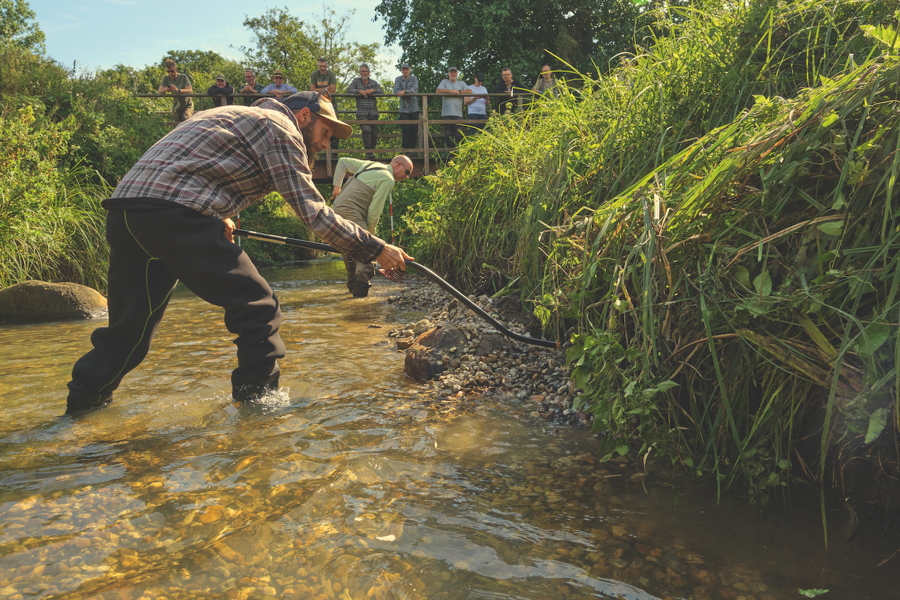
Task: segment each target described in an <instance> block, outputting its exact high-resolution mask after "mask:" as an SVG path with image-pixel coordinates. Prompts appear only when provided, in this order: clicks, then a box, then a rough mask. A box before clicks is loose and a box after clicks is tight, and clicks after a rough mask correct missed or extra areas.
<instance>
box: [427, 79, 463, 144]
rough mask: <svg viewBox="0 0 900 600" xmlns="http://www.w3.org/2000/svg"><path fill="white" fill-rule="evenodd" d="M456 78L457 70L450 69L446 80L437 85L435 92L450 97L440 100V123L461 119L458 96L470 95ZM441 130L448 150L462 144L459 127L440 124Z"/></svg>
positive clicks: (460, 102) (460, 103) (461, 104)
mask: <svg viewBox="0 0 900 600" xmlns="http://www.w3.org/2000/svg"><path fill="white" fill-rule="evenodd" d="M458 77H459V69H457V68H456V67H450V70H449V71H448V72H447V79H444V80H443V81H441V83H440V84H438V87H437V90H435V91H436V92H437V93H438V94H444V95H448V96H452V97H451V98H444V99H442V100H441V120H442V121H448V120H454V121H455V120H460V119H462V116H463V113H462V110H463V99H462V98H460V97H459V96H461V95H463V94H471V92H470V91H469V86H467V85H466V82H464V81H460V80H459V79H457V78H458ZM441 129H443V130H444V143H445V144H446V145H447V147H448V148H452V147H454V146H458V145H459V143H460V142H462V140H463V134H462V131H460V130H459V125H457V124H456V123H443V124H441Z"/></svg>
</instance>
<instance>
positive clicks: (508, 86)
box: [491, 67, 522, 115]
mask: <svg viewBox="0 0 900 600" xmlns="http://www.w3.org/2000/svg"><path fill="white" fill-rule="evenodd" d="M500 75H501V77H502V79H501V80H500V83H498V84H497V85H496V87H494V89H492V90H491V93H492V94H506V95H508V96H509V98H508V99H501V100H499V101H498V105H497V110H498V111H500V114H501V115H505V114H506V113H511V112H513V109H515V107H516V101H515V100H514V99H513V96H514V95H515V88H521V87H522V84H521V83H519V81H518V80H516V79H513V74H512V70H511V69H510V68H509V67H505V68H504V69H503V70H502V71H500Z"/></svg>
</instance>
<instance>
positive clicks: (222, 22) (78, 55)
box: [29, 0, 400, 72]
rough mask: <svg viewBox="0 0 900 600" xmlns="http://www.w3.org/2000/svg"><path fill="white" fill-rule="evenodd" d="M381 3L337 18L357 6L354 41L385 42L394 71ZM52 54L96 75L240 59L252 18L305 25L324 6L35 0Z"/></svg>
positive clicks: (372, 1)
mask: <svg viewBox="0 0 900 600" xmlns="http://www.w3.org/2000/svg"><path fill="white" fill-rule="evenodd" d="M377 5H378V0H355V1H351V0H334V1H332V2H329V6H330V7H331V8H332V9H334V11H335V12H336V13H337V15H342V14H345V13H347V12H348V11H349V10H350V9H351V8H355V9H356V13H355V14H354V15H353V16H352V21H351V29H350V31H349V34H348V36H347V38H348V40H350V41H356V42H360V43H366V44H368V43H372V42H378V43H379V44H381V45H382V55H381V56H380V58H381V59H383V60H386V61H389V62H390V67H389V70H393V68H394V66H395V65H394V63H396V62H398V58H399V56H400V51H399V49H398V48H396V47H394V48H387V49H385V48H384V35H383V34H382V31H381V24H382V22H381V21H379V22H378V23H373V22H372V18H373V17H374V16H375V6H377ZM29 6H31V10H33V11H34V12H35V15H36V18H37V22H38V25H39V27H40V28H41V31H43V32H44V34H45V35H46V36H47V41H46V46H47V54H48V55H49V56H51V57H52V58H54V59H55V60H57V61H59V62H60V63H62V64H63V65H65V66H67V67H69V68H71V67H72V62H73V61H77V70H78V71H79V72H81V71H84V70H86V71H88V72H90V71H96V70H97V69H105V68H109V67H112V66H113V65H116V64H119V63H122V64H125V65H128V66H131V67H136V68H140V67H143V66H145V65H148V64H155V63H157V62H158V61H159V60H160V59H161V58H162V57H163V56H164V55H165V53H166V52H167V51H169V50H212V51H214V52H218V53H219V54H221V55H222V56H224V57H226V58H231V59H234V60H238V61H240V60H241V59H242V54H241V52H240V51H239V50H238V48H240V47H241V46H246V45H248V44H249V43H250V40H251V36H250V32H249V30H247V29H246V28H245V27H244V26H243V25H242V23H243V22H244V18H245V15H248V14H249V15H250V16H251V17H258V16H261V15H262V14H263V13H264V12H265V11H266V10H268V9H269V8H275V7H283V6H287V8H288V9H289V10H290V11H291V13H292V14H294V15H295V16H296V17H297V18H299V19H301V20H309V21H315V20H316V18H317V17H318V18H321V15H322V4H321V3H319V4H315V3H311V2H304V3H302V4H300V3H296V2H294V3H291V2H277V1H275V2H273V3H271V4H269V3H258V2H252V1H249V0H243V1H237V0H213V1H211V2H202V1H199V2H198V1H197V0H189V1H187V2H167V3H159V4H157V3H155V2H153V3H150V2H146V0H29Z"/></svg>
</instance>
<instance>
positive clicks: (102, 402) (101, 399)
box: [66, 394, 113, 415]
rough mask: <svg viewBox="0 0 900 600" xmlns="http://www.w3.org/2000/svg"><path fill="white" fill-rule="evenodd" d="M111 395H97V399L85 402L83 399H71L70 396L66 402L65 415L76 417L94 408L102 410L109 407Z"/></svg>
mask: <svg viewBox="0 0 900 600" xmlns="http://www.w3.org/2000/svg"><path fill="white" fill-rule="evenodd" d="M112 397H113V396H112V394H99V396H98V397H97V398H94V399H92V400H86V399H84V398H77V399H76V398H73V397H72V396H71V395H70V396H69V398H68V400H66V414H67V415H78V414H81V413H85V412H87V411H89V410H94V409H95V408H103V407H104V406H109V404H110V403H111V402H112Z"/></svg>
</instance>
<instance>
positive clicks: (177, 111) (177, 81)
mask: <svg viewBox="0 0 900 600" xmlns="http://www.w3.org/2000/svg"><path fill="white" fill-rule="evenodd" d="M165 65H166V74H165V75H163V78H162V83H160V84H159V90H157V92H156V93H157V94H173V95H174V96H175V98H174V99H173V100H172V115H173V116H174V118H175V122H176V123H181V122H182V121H184V120H186V119H189V118H190V117H191V115H192V114H194V100H193V99H192V98H191V97H190V95H189V94H193V93H194V89H193V84H192V83H191V78H190V77H188V76H187V75H186V74H185V73H179V72H178V65H176V64H175V61H174V60H172V59H171V58H169V59H166V62H165ZM185 94H188V95H185Z"/></svg>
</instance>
